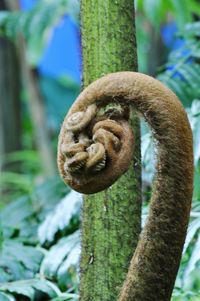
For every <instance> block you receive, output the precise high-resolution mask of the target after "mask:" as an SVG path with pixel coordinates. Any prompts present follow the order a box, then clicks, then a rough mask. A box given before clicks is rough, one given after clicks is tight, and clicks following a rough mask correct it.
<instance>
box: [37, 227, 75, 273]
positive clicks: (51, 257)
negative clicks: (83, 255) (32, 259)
mask: <svg viewBox="0 0 200 301" xmlns="http://www.w3.org/2000/svg"><path fill="white" fill-rule="evenodd" d="M79 235H80V233H79V231H76V232H75V233H73V234H72V235H69V236H67V237H64V238H61V239H60V240H59V241H58V243H57V244H56V245H54V246H53V247H51V249H50V250H49V252H48V253H47V255H46V256H45V258H44V260H43V262H42V265H41V268H40V274H41V275H42V277H43V276H45V277H47V278H48V279H55V278H56V277H57V276H58V273H62V271H63V269H62V265H63V264H64V265H65V272H66V273H67V269H68V268H69V266H70V265H71V264H72V265H74V264H77V262H78V256H79V254H78V251H77V250H79V252H80V245H79V243H80V242H79ZM73 252H74V254H73ZM77 254H78V255H77Z"/></svg>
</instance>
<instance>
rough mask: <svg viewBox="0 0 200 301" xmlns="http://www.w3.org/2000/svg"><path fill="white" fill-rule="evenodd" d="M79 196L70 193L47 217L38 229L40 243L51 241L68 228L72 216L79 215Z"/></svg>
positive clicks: (80, 197)
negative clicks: (60, 231)
mask: <svg viewBox="0 0 200 301" xmlns="http://www.w3.org/2000/svg"><path fill="white" fill-rule="evenodd" d="M81 201H82V196H81V194H79V193H77V192H75V191H71V192H70V193H69V194H67V196H66V197H65V198H64V199H63V200H61V202H60V203H59V204H58V205H57V206H56V207H55V209H54V210H53V211H52V212H51V213H50V214H49V215H47V217H46V219H45V220H44V222H43V223H42V224H41V225H40V227H39V229H38V236H39V240H40V243H41V244H43V243H44V242H46V241H48V242H51V241H53V239H54V237H55V234H56V233H57V232H58V231H59V230H63V229H64V228H66V227H67V226H69V224H70V221H71V219H72V218H73V216H75V215H78V214H79V213H80V205H81Z"/></svg>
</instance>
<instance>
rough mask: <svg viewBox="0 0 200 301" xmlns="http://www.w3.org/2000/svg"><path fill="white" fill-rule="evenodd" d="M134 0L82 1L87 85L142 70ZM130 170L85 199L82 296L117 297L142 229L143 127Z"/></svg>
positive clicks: (88, 300) (87, 300)
mask: <svg viewBox="0 0 200 301" xmlns="http://www.w3.org/2000/svg"><path fill="white" fill-rule="evenodd" d="M134 16H135V15H134V3H133V1H132V0H121V1H118V0H116V1H113V0H103V1H97V0H82V1H81V29H82V51H83V85H84V87H86V86H87V85H88V84H90V83H91V82H92V81H94V80H95V79H97V78H98V77H100V76H102V75H104V74H107V73H110V72H116V71H122V70H129V71H131V70H132V71H135V70H137V54H136V39H135V25H134V23H135V22H134ZM131 122H132V125H133V131H134V135H135V139H136V151H135V157H134V160H133V162H132V164H131V166H130V168H129V171H128V172H127V173H126V174H125V175H124V176H122V177H121V178H120V179H119V180H118V181H117V182H116V183H115V184H114V185H113V186H112V187H111V188H109V189H107V190H105V191H103V192H102V193H98V194H94V195H92V196H87V197H85V200H84V204H83V211H82V257H81V284H80V299H81V300H82V301H94V300H95V301H114V300H117V297H118V295H119V291H120V288H121V286H122V283H123V281H124V279H125V275H126V273H127V270H128V266H129V262H130V259H131V256H132V254H133V252H134V249H135V246H136V244H137V240H138V235H139V232H140V227H141V192H140V191H141V187H140V186H141V185H140V182H141V181H140V175H141V173H140V139H139V136H140V129H139V123H138V119H137V118H136V117H135V116H132V121H131Z"/></svg>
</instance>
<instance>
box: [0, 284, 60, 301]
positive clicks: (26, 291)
mask: <svg viewBox="0 0 200 301" xmlns="http://www.w3.org/2000/svg"><path fill="white" fill-rule="evenodd" d="M36 290H37V291H40V292H43V293H45V294H46V295H48V297H50V298H55V297H56V296H57V293H58V292H59V293H60V291H59V290H58V288H56V290H54V289H53V288H52V286H51V285H49V282H48V281H46V280H42V279H29V280H21V281H14V282H10V283H4V284H1V285H0V292H2V291H3V292H10V293H15V294H17V295H23V296H26V297H28V298H29V299H30V300H31V301H33V300H35V299H34V297H35V291H36Z"/></svg>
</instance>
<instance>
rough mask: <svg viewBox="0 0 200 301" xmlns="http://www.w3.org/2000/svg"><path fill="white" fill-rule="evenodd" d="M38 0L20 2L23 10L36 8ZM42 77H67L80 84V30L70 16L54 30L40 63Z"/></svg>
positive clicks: (66, 16) (63, 19)
mask: <svg viewBox="0 0 200 301" xmlns="http://www.w3.org/2000/svg"><path fill="white" fill-rule="evenodd" d="M37 2H38V0H20V5H21V8H22V9H23V10H29V9H31V8H33V7H34V5H35V4H36V3H37ZM38 71H39V72H40V74H41V75H42V76H49V77H53V78H58V77H62V76H66V77H67V78H70V79H71V80H72V81H74V82H75V83H77V84H80V74H81V51H80V35H79V28H78V26H77V25H76V24H75V22H74V21H73V20H72V19H71V18H70V16H68V15H65V16H64V17H63V18H62V20H61V21H60V23H59V24H58V25H57V26H55V28H54V29H53V30H52V37H51V39H50V41H49V43H48V45H47V46H46V48H45V49H44V53H43V55H42V57H41V60H40V62H39V63H38Z"/></svg>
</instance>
